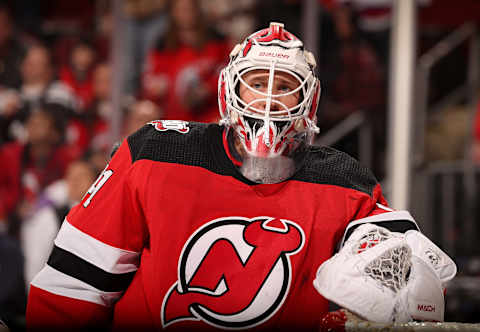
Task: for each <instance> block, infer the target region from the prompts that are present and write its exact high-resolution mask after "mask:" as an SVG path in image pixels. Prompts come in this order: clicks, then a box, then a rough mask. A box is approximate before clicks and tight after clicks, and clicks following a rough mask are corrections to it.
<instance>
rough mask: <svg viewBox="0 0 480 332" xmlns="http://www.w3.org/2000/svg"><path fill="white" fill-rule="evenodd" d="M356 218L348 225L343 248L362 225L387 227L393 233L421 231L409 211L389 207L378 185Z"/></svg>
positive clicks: (359, 207) (359, 209)
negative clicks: (371, 224) (369, 224)
mask: <svg viewBox="0 0 480 332" xmlns="http://www.w3.org/2000/svg"><path fill="white" fill-rule="evenodd" d="M355 212H356V213H355V216H354V218H352V220H351V221H350V222H349V223H348V225H347V227H346V229H345V232H344V234H343V237H342V240H341V242H340V244H339V247H340V248H341V247H342V246H343V244H344V242H345V241H346V240H347V239H348V237H349V236H350V235H351V234H352V233H353V231H354V230H355V229H356V228H357V227H359V226H360V225H362V224H366V223H373V224H375V225H378V226H381V227H385V228H387V229H389V230H390V231H392V232H400V233H405V232H406V231H408V230H411V229H413V230H418V231H419V230H420V229H419V227H418V224H417V223H416V221H415V219H414V218H413V217H412V216H411V214H410V213H409V212H408V211H400V210H398V211H397V210H394V209H391V208H390V207H388V203H387V201H386V200H385V198H384V196H383V194H382V189H381V186H380V184H377V185H376V186H375V187H374V189H373V192H372V194H371V195H370V197H369V199H368V200H364V201H363V202H362V203H361V204H360V205H359V206H358V210H356V211H355Z"/></svg>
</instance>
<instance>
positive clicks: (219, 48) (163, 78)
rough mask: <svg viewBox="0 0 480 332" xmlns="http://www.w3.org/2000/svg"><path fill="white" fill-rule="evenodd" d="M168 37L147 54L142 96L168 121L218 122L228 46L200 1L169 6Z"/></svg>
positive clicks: (194, 0)
mask: <svg viewBox="0 0 480 332" xmlns="http://www.w3.org/2000/svg"><path fill="white" fill-rule="evenodd" d="M168 9H169V11H168V12H169V15H170V18H171V21H170V24H169V26H168V29H167V34H166V35H165V38H163V39H161V40H160V41H159V42H158V44H157V47H156V48H155V49H154V50H152V51H151V52H150V53H149V56H148V60H147V66H146V69H145V73H144V76H143V95H144V96H145V97H147V98H148V99H151V100H153V101H155V102H156V103H158V104H159V105H161V107H162V109H164V112H165V114H164V118H165V119H182V120H191V121H201V122H202V121H203V122H208V121H212V120H216V119H217V111H216V108H217V101H216V97H215V96H216V91H217V78H218V73H219V70H220V67H221V66H222V65H224V64H225V58H226V57H227V55H228V54H229V50H228V42H227V41H226V39H225V38H223V37H220V36H219V35H218V34H216V33H215V32H214V31H213V30H211V29H209V28H208V27H207V25H206V24H205V21H204V19H203V16H202V12H201V10H200V4H199V1H198V0H177V1H170V2H169V7H168Z"/></svg>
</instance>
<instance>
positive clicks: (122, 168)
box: [26, 141, 148, 328]
mask: <svg viewBox="0 0 480 332" xmlns="http://www.w3.org/2000/svg"><path fill="white" fill-rule="evenodd" d="M134 165H135V164H133V163H132V157H131V153H130V148H129V146H128V143H127V141H124V142H123V144H122V145H121V146H120V148H119V149H118V151H117V152H116V153H115V155H114V156H113V158H112V160H111V162H110V163H109V164H108V165H107V167H106V168H105V169H104V171H103V172H102V174H101V175H100V176H99V178H98V179H97V180H96V181H95V183H93V184H92V186H91V187H90V189H89V190H88V192H87V194H86V195H85V197H84V198H83V200H82V202H81V203H80V204H78V205H76V206H75V207H74V208H72V210H71V211H70V212H69V214H68V215H67V217H66V219H65V220H64V222H63V224H62V227H61V228H60V231H59V233H58V235H57V237H56V239H55V241H54V248H53V250H52V253H51V255H50V257H49V259H48V262H47V264H46V265H45V267H44V268H43V269H42V270H41V271H40V272H39V273H38V274H37V276H36V277H35V278H34V279H33V281H32V283H31V287H30V293H29V298H28V305H27V314H26V318H27V326H28V327H31V328H37V327H46V326H54V327H67V326H74V327H75V328H82V327H86V326H103V325H105V324H108V320H109V317H110V316H111V310H112V307H113V306H114V304H115V302H116V301H117V300H118V299H119V298H120V296H121V295H122V294H123V292H124V291H125V290H126V288H127V287H128V285H129V284H130V282H131V280H132V278H133V276H134V274H135V271H136V270H137V269H138V266H139V261H140V254H141V251H142V249H143V247H144V246H145V243H146V241H147V238H148V235H147V227H146V225H145V218H144V213H143V211H144V207H143V205H142V204H143V203H142V202H144V200H143V191H144V190H142V188H145V185H146V183H147V181H148V179H147V175H146V174H145V171H144V170H143V171H139V170H138V169H136V168H135V167H134Z"/></svg>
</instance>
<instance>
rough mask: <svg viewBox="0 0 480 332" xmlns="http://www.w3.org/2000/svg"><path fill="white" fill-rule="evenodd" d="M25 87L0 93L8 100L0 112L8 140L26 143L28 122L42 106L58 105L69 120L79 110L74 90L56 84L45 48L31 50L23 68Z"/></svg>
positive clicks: (38, 47) (61, 84) (22, 65)
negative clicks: (33, 113) (32, 113)
mask: <svg viewBox="0 0 480 332" xmlns="http://www.w3.org/2000/svg"><path fill="white" fill-rule="evenodd" d="M21 73H22V84H21V86H20V88H19V89H18V90H14V89H9V90H4V91H2V92H1V93H0V98H4V99H7V100H8V102H6V103H3V105H1V106H4V108H2V109H0V122H1V123H2V126H3V127H4V128H8V129H7V132H5V133H3V134H4V135H5V136H6V137H5V139H6V140H12V139H17V140H20V141H24V140H25V127H24V125H23V124H24V122H25V119H26V118H27V117H28V116H29V114H30V113H31V112H32V110H33V109H36V107H37V106H38V105H40V104H44V103H47V104H50V105H56V107H57V108H58V109H59V110H62V111H63V113H64V114H63V115H62V116H65V117H69V116H70V115H72V114H73V113H74V112H75V111H76V110H77V101H76V99H75V97H74V95H73V94H72V92H71V90H70V89H69V88H68V87H67V86H65V85H64V84H63V83H61V82H59V81H57V80H55V78H54V68H53V64H52V62H51V58H50V52H49V50H48V49H47V48H46V47H45V46H41V45H35V46H32V47H30V48H29V49H28V51H27V53H26V56H25V58H24V59H23V60H22V64H21Z"/></svg>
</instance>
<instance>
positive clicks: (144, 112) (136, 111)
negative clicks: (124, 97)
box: [124, 100, 162, 136]
mask: <svg viewBox="0 0 480 332" xmlns="http://www.w3.org/2000/svg"><path fill="white" fill-rule="evenodd" d="M161 115H162V113H161V111H160V108H159V107H158V106H157V105H155V104H154V103H153V102H151V101H149V100H139V101H137V102H135V103H134V104H133V105H132V106H130V109H129V111H128V114H127V117H126V119H125V135H124V136H130V135H131V134H133V133H134V132H136V131H137V130H138V129H140V128H141V127H143V126H144V125H145V124H146V123H147V122H150V121H153V120H158V119H160V118H161V117H162V116H161Z"/></svg>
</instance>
